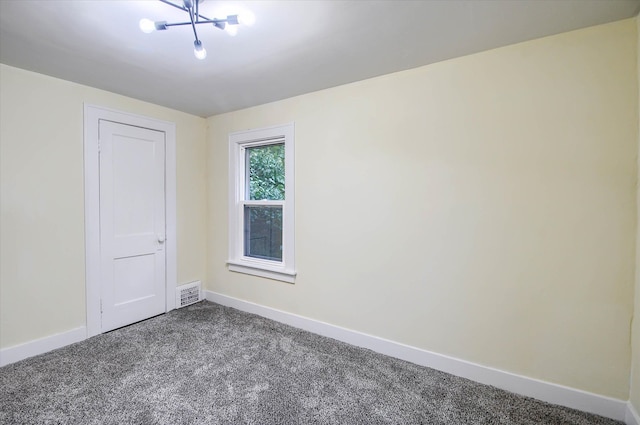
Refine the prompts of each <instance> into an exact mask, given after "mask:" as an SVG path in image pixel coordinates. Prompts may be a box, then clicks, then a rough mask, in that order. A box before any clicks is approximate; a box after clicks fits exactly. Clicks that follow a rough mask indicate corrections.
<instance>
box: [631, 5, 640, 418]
mask: <svg viewBox="0 0 640 425" xmlns="http://www.w3.org/2000/svg"><path fill="white" fill-rule="evenodd" d="M636 29H637V32H636V36H637V40H638V42H637V49H638V50H637V54H638V56H637V59H638V69H637V72H638V83H639V84H640V16H638V17H637V18H636ZM638 103H640V90H639V91H638ZM638 149H640V127H639V128H638ZM637 182H638V183H637V187H636V189H637V195H636V196H637V205H638V207H637V213H638V219H637V226H638V228H637V232H638V233H637V236H636V238H637V240H636V290H635V308H634V316H633V332H632V334H631V339H632V340H631V346H632V356H631V359H632V361H631V391H630V395H629V400H630V401H631V404H633V406H634V407H635V410H636V412H639V413H640V156H639V157H638V180H637Z"/></svg>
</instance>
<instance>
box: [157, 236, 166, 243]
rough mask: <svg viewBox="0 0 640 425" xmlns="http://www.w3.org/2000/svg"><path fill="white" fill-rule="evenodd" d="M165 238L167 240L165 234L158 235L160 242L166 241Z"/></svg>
mask: <svg viewBox="0 0 640 425" xmlns="http://www.w3.org/2000/svg"><path fill="white" fill-rule="evenodd" d="M164 240H165V238H164V235H158V242H159V243H164Z"/></svg>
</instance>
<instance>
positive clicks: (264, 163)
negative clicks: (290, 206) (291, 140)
mask: <svg viewBox="0 0 640 425" xmlns="http://www.w3.org/2000/svg"><path fill="white" fill-rule="evenodd" d="M246 161H247V185H248V187H247V188H246V191H247V196H248V199H249V200H251V201H255V200H258V201H260V200H264V199H266V200H269V201H283V200H284V143H279V144H276V145H266V146H257V147H254V148H247V150H246Z"/></svg>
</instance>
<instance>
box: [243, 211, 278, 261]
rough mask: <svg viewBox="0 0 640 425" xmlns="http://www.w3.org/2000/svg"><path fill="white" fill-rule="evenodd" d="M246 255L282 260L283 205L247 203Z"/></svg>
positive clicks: (245, 226)
mask: <svg viewBox="0 0 640 425" xmlns="http://www.w3.org/2000/svg"><path fill="white" fill-rule="evenodd" d="M244 255H246V256H247V257H254V258H262V259H265V260H274V261H282V206H279V205H276V206H253V205H252V206H248V205H245V207H244Z"/></svg>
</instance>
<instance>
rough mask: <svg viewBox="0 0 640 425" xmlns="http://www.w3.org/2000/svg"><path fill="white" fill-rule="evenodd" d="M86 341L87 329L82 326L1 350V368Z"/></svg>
mask: <svg viewBox="0 0 640 425" xmlns="http://www.w3.org/2000/svg"><path fill="white" fill-rule="evenodd" d="M85 339H87V328H86V327H85V326H81V327H79V328H75V329H71V330H70V331H66V332H61V333H58V334H55V335H51V336H47V337H44V338H40V339H36V340H33V341H29V342H26V343H24V344H20V345H14V346H13V347H8V348H3V349H2V350H0V367H2V366H5V365H8V364H11V363H15V362H17V361H20V360H22V359H26V358H28V357H33V356H37V355H38V354H43V353H46V352H47V351H51V350H55V349H56V348H61V347H64V346H66V345H69V344H73V343H76V342H80V341H83V340H85Z"/></svg>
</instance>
